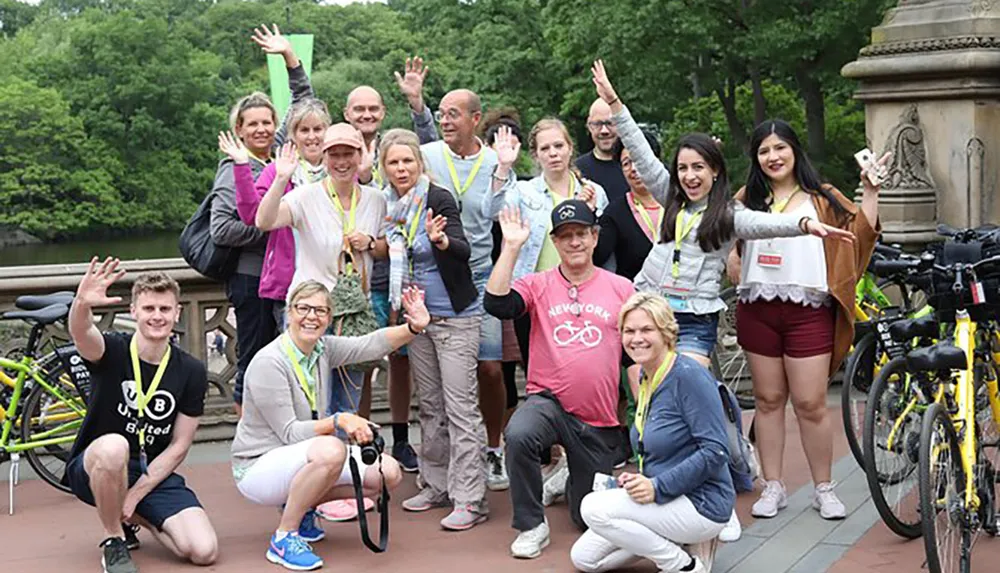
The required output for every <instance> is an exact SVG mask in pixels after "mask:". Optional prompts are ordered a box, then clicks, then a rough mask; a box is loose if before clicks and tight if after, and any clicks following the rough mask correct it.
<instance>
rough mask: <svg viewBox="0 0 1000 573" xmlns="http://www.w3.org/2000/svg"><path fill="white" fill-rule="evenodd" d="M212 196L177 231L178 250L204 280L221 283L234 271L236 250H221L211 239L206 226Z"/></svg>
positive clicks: (209, 216)
mask: <svg viewBox="0 0 1000 573" xmlns="http://www.w3.org/2000/svg"><path fill="white" fill-rule="evenodd" d="M215 194H216V192H215V191H212V192H210V193H209V194H208V195H207V196H205V199H204V200H203V201H202V202H201V205H198V210H197V211H195V212H194V215H192V216H191V220H189V221H188V222H187V225H185V226H184V230H183V231H181V237H180V241H179V243H178V248H179V249H180V251H181V256H182V257H184V260H185V261H187V264H189V265H191V268H193V269H194V270H196V271H198V272H199V273H201V274H203V275H205V276H206V277H208V278H212V279H216V280H220V281H224V280H226V279H228V278H229V277H231V276H232V275H233V274H234V273H235V272H236V264H237V263H238V262H239V260H240V249H239V247H223V246H221V245H217V244H215V241H213V240H212V232H211V228H210V225H211V222H212V200H213V199H215Z"/></svg>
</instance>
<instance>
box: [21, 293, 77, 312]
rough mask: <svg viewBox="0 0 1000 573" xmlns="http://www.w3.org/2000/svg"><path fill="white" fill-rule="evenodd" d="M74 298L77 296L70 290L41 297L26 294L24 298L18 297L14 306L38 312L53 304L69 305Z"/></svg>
mask: <svg viewBox="0 0 1000 573" xmlns="http://www.w3.org/2000/svg"><path fill="white" fill-rule="evenodd" d="M74 296H76V293H74V292H73V291H69V290H61V291H59V292H54V293H51V294H41V295H37V294H26V295H24V296H19V297H17V300H15V301H14V306H16V307H17V308H19V309H21V310H38V309H40V308H45V307H47V306H51V305H53V304H65V305H69V304H71V303H72V302H73V297H74Z"/></svg>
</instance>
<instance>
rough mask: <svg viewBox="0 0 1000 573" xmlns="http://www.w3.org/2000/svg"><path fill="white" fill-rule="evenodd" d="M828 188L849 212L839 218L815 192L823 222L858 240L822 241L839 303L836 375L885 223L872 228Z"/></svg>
mask: <svg viewBox="0 0 1000 573" xmlns="http://www.w3.org/2000/svg"><path fill="white" fill-rule="evenodd" d="M825 188H826V189H828V190H829V191H830V192H831V193H833V196H834V197H835V198H836V199H837V201H838V202H839V203H840V204H841V205H842V206H843V207H844V209H846V210H847V215H846V216H841V217H838V216H837V214H836V212H835V211H834V210H833V206H832V205H830V203H829V202H828V201H827V200H826V199H825V198H824V197H823V196H822V195H819V194H818V193H815V192H813V193H810V195H811V196H812V202H813V206H815V207H816V213H817V214H818V215H819V220H820V222H822V223H825V224H827V225H830V226H832V227H839V228H841V229H846V230H848V231H851V232H852V233H854V235H855V237H856V239H855V241H854V244H853V245H850V244H848V243H845V242H843V241H839V240H836V239H826V240H824V241H823V250H824V251H825V252H826V280H827V283H828V285H829V288H830V294H831V295H832V296H833V298H834V300H836V301H837V309H836V310H837V315H836V319H835V323H834V327H833V356H832V358H831V360H830V375H833V373H834V372H836V371H837V369H838V368H840V363H841V362H842V361H843V360H844V357H845V356H847V353H848V351H849V350H850V348H851V344H853V343H854V295H855V287H856V286H857V284H858V280H859V279H860V278H861V275H862V273H864V272H865V267H867V266H868V260H869V259H871V256H872V251H874V250H875V241H876V240H877V239H878V236H879V233H881V231H882V224H881V222H877V224H876V225H875V228H874V229H873V228H872V226H871V225H870V224H869V223H868V218H867V217H865V215H864V213H862V212H861V209H860V208H859V207H858V206H857V205H855V204H854V203H853V202H852V201H851V200H850V199H848V198H847V197H844V195H843V194H842V193H841V192H840V191H838V190H837V188H835V187H834V186H832V185H827V186H825ZM745 195H746V187H743V188H741V189H740V190H739V192H738V193H736V196H735V197H734V198H735V199H736V200H737V201H741V202H742V201H743V199H744V196H745Z"/></svg>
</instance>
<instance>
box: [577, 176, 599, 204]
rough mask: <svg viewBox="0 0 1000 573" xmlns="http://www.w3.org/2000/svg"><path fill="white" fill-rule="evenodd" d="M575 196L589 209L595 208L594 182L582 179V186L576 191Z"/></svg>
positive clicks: (595, 192)
mask: <svg viewBox="0 0 1000 573" xmlns="http://www.w3.org/2000/svg"><path fill="white" fill-rule="evenodd" d="M576 198H577V199H579V200H581V201H583V202H584V203H586V204H587V206H588V207H590V210H591V211H596V210H597V191H595V190H594V184H593V183H591V182H590V181H587V180H584V181H583V188H582V189H580V191H578V192H577V195H576Z"/></svg>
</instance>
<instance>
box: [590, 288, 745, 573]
mask: <svg viewBox="0 0 1000 573" xmlns="http://www.w3.org/2000/svg"><path fill="white" fill-rule="evenodd" d="M618 324H619V328H620V329H621V333H622V345H623V346H624V347H625V351H626V352H628V354H629V356H631V357H632V359H633V360H635V362H636V363H637V364H639V365H641V366H642V372H643V374H642V378H641V381H640V384H639V395H638V403H637V410H636V415H635V425H634V426H633V427H632V432H631V438H632V447H633V451H636V452H638V453H639V473H637V474H632V473H623V474H621V475H620V476H619V477H618V479H617V480H614V479H613V478H609V480H610V483H608V484H606V485H607V486H610V489H604V490H603V491H595V492H593V493H591V494H589V495H587V497H585V498H583V503H582V504H581V507H580V512H581V514H582V516H583V520H584V521H585V522H586V523H587V525H588V526H589V527H590V529H589V530H588V531H587V532H586V533H584V534H583V536H582V537H580V539H578V540H577V542H576V543H575V544H574V545H573V550H572V552H571V557H572V559H573V564H574V565H575V566H576V567H577V568H578V569H580V570H582V571H588V572H594V571H611V570H614V569H618V568H621V567H625V566H628V565H630V564H632V563H634V562H635V561H638V560H640V559H649V560H650V561H652V562H653V563H655V564H656V566H657V567H658V568H659V569H660V570H661V571H671V572H672V571H697V572H707V571H708V569H707V568H706V566H705V564H704V563H702V562H701V560H700V559H699V558H697V557H692V556H691V555H688V553H687V552H685V551H684V550H683V549H682V548H681V547H680V546H681V545H682V544H692V543H700V542H703V541H708V540H710V539H713V538H715V537H717V536H718V535H719V532H721V531H722V528H723V527H724V526H725V525H726V522H728V521H729V518H730V515H731V514H732V511H733V504H734V503H735V501H736V491H735V490H734V488H733V482H732V478H731V477H730V475H729V468H728V465H727V464H728V460H729V456H728V454H727V453H726V443H727V440H726V429H725V420H724V414H723V412H722V402H721V401H720V399H719V392H718V389H717V382H716V381H715V380H714V379H713V378H712V375H711V374H710V373H709V372H708V371H707V370H705V368H703V367H702V366H701V365H700V364H698V362H696V361H695V360H694V359H693V358H690V357H688V356H685V355H683V354H679V353H677V352H676V350H675V348H676V343H677V332H678V327H677V321H676V320H675V319H674V316H673V313H672V312H671V311H670V306H669V304H668V303H667V301H666V300H665V299H664V298H663V297H661V296H660V295H658V294H652V293H637V294H635V295H633V296H632V298H630V299H629V300H628V301H627V302H626V303H625V305H624V306H622V310H621V314H620V316H619V321H618ZM598 476H600V474H598ZM597 481H598V480H597V478H595V485H597V484H596V482H597ZM597 489H602V488H600V487H598V488H597Z"/></svg>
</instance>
